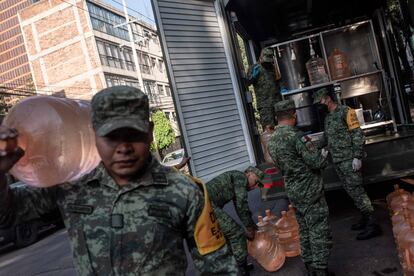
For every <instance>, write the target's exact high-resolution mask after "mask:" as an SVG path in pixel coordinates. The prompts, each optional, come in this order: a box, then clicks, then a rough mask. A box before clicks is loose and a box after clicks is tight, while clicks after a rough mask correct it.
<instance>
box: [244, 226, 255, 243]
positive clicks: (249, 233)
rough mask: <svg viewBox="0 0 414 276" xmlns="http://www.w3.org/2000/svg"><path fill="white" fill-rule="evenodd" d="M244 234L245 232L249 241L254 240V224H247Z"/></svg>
mask: <svg viewBox="0 0 414 276" xmlns="http://www.w3.org/2000/svg"><path fill="white" fill-rule="evenodd" d="M244 234H245V236H246V238H247V239H248V240H249V241H252V240H254V236H255V234H256V228H255V227H254V226H251V225H250V226H247V227H246V229H245V231H244Z"/></svg>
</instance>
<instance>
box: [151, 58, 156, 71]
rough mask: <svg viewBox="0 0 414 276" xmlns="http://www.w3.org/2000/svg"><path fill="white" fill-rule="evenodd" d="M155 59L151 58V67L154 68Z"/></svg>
mask: <svg viewBox="0 0 414 276" xmlns="http://www.w3.org/2000/svg"><path fill="white" fill-rule="evenodd" d="M156 63H157V59H156V58H153V57H152V58H151V68H152V69H155V67H156V66H157V64H156Z"/></svg>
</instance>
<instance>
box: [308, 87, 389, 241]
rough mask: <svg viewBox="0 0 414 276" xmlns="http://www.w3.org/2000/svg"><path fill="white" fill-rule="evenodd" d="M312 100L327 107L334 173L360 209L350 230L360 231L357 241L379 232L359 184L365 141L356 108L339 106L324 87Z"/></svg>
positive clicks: (366, 197)
mask: <svg viewBox="0 0 414 276" xmlns="http://www.w3.org/2000/svg"><path fill="white" fill-rule="evenodd" d="M314 103H315V104H316V103H318V104H319V103H320V104H324V105H326V106H327V108H328V111H329V114H328V115H327V116H326V118H325V134H324V137H325V141H326V142H325V143H327V145H328V150H329V152H330V154H331V156H332V160H333V162H334V167H335V170H336V173H337V174H338V176H339V178H340V179H341V181H342V183H343V186H344V189H345V190H346V192H347V193H348V194H349V196H350V197H351V198H352V200H353V201H354V203H355V205H356V207H357V208H358V209H359V210H360V212H361V219H360V221H359V222H358V223H356V224H353V225H352V226H351V229H352V230H362V232H361V233H359V234H358V235H357V239H358V240H365V239H369V238H372V237H375V236H378V235H379V234H380V233H381V229H380V227H379V225H378V224H377V223H376V222H375V219H374V216H373V213H374V208H373V207H372V204H371V201H370V199H369V197H368V195H367V194H366V192H365V190H364V188H363V187H362V174H361V166H362V161H361V159H362V157H363V153H364V150H363V146H364V143H365V137H364V134H363V132H362V130H361V128H360V126H359V122H358V119H357V116H356V113H355V110H353V109H352V108H350V107H348V106H346V105H338V104H336V103H335V102H334V101H333V100H332V97H331V96H330V95H329V93H328V90H326V89H325V88H323V89H320V90H318V91H316V92H315V96H314Z"/></svg>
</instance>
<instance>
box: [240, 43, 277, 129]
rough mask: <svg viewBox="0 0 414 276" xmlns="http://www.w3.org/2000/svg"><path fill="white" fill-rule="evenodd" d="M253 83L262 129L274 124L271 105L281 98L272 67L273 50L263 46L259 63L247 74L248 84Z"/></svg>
mask: <svg viewBox="0 0 414 276" xmlns="http://www.w3.org/2000/svg"><path fill="white" fill-rule="evenodd" d="M251 84H253V87H254V91H255V95H256V107H257V111H258V112H259V115H260V123H261V124H262V127H263V129H265V127H266V126H268V125H269V126H272V127H273V126H275V114H274V111H273V105H274V104H275V103H276V102H278V101H280V100H281V95H280V92H279V84H278V83H277V81H276V76H275V71H274V67H273V50H272V49H270V48H264V49H263V50H262V52H261V54H260V59H259V63H256V64H255V65H253V67H252V68H251V69H250V70H249V74H248V85H251Z"/></svg>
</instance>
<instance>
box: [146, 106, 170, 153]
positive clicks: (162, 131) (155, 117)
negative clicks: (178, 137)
mask: <svg viewBox="0 0 414 276" xmlns="http://www.w3.org/2000/svg"><path fill="white" fill-rule="evenodd" d="M151 119H152V122H153V123H154V143H153V145H151V150H152V151H155V150H162V149H165V148H167V147H168V146H170V145H171V144H172V143H174V141H175V134H174V129H173V128H172V126H171V122H170V120H168V118H167V117H166V116H165V114H164V112H162V111H160V110H158V111H156V112H154V113H152V115H151Z"/></svg>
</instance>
